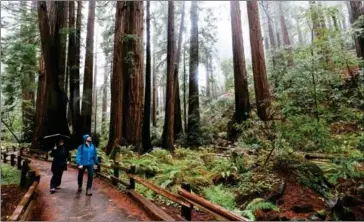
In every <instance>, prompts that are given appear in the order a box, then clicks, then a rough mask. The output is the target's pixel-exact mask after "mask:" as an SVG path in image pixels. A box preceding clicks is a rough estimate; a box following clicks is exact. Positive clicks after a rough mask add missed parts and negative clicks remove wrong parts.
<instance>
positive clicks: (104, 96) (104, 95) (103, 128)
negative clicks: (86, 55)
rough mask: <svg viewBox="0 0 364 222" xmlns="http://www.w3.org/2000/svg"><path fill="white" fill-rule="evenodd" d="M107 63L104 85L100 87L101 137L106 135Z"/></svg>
mask: <svg viewBox="0 0 364 222" xmlns="http://www.w3.org/2000/svg"><path fill="white" fill-rule="evenodd" d="M106 59H107V61H108V63H110V64H111V61H109V59H108V57H107V58H106ZM108 63H106V65H105V72H104V84H103V86H102V114H101V135H105V133H106V113H107V89H108V84H109V83H108V82H109V69H108Z"/></svg>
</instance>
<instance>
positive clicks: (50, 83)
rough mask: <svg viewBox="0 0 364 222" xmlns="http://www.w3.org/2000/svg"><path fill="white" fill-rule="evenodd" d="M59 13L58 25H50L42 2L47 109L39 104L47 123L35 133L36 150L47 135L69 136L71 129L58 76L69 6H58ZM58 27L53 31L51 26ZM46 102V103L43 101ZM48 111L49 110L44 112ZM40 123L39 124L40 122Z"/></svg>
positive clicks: (33, 144)
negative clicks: (63, 20) (62, 28)
mask: <svg viewBox="0 0 364 222" xmlns="http://www.w3.org/2000/svg"><path fill="white" fill-rule="evenodd" d="M54 7H55V12H56V14H55V15H54V17H55V19H54V20H52V21H54V23H55V24H51V25H50V23H49V19H48V15H47V14H48V13H47V4H46V2H45V1H39V2H38V21H39V30H40V36H41V50H42V54H43V59H44V66H45V75H46V78H45V80H46V86H45V91H46V92H45V103H42V105H43V106H39V107H38V104H37V108H38V110H37V112H41V113H43V112H44V114H45V118H44V122H43V124H42V126H36V128H37V127H38V130H36V131H34V134H33V140H32V142H33V143H32V147H36V146H37V145H39V144H37V140H38V139H39V138H41V137H43V136H45V135H47V134H55V133H61V134H65V135H69V129H68V125H67V118H66V106H65V104H66V95H65V94H64V92H63V91H62V90H61V88H60V85H59V81H58V77H59V56H60V52H59V50H60V45H61V29H60V27H62V26H61V24H60V21H61V19H60V18H62V16H63V15H64V10H65V4H64V2H61V1H59V2H55V3H54ZM52 26H53V27H54V30H53V32H51V28H50V27H52ZM41 102H42V101H41ZM44 110H45V111H44ZM37 124H39V121H37Z"/></svg>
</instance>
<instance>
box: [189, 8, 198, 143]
mask: <svg viewBox="0 0 364 222" xmlns="http://www.w3.org/2000/svg"><path fill="white" fill-rule="evenodd" d="M197 3H198V2H197V1H192V3H191V37H190V78H189V93H188V125H187V141H188V144H189V145H190V146H195V145H199V141H198V138H199V136H200V99H199V86H198V64H199V55H198V5H197Z"/></svg>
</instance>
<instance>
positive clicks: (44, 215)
mask: <svg viewBox="0 0 364 222" xmlns="http://www.w3.org/2000/svg"><path fill="white" fill-rule="evenodd" d="M31 164H32V165H33V166H34V167H36V168H38V169H39V170H40V173H41V179H40V184H39V186H38V194H39V196H38V200H39V201H38V202H39V205H38V209H37V213H38V214H39V218H37V219H38V220H42V221H49V220H67V221H69V220H72V221H115V220H124V221H125V220H128V221H140V220H150V218H148V216H147V215H146V214H145V213H144V212H143V210H142V209H141V208H140V207H139V206H138V205H137V204H136V203H135V202H133V200H132V199H130V197H128V196H127V194H124V193H122V192H120V191H119V190H117V189H115V188H114V187H112V186H110V185H108V184H107V183H105V182H103V181H101V180H99V179H97V178H95V179H94V181H93V189H92V192H93V195H92V196H86V195H85V190H86V189H85V185H86V181H87V178H86V176H85V177H84V180H83V182H84V185H83V190H82V192H80V193H79V192H77V187H78V186H77V170H75V169H71V168H70V167H69V168H68V170H67V171H65V172H64V173H63V177H62V184H61V189H60V190H57V191H56V193H55V194H50V192H49V183H50V179H51V176H52V172H51V170H50V168H51V164H50V163H48V162H44V161H39V160H35V159H32V162H31ZM85 175H86V173H85Z"/></svg>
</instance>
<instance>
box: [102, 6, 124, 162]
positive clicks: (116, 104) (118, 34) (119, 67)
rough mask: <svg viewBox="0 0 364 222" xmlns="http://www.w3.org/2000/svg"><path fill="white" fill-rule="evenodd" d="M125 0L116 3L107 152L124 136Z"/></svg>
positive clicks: (119, 143)
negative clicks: (123, 55)
mask: <svg viewBox="0 0 364 222" xmlns="http://www.w3.org/2000/svg"><path fill="white" fill-rule="evenodd" d="M124 4H125V3H124V2H122V1H118V2H117V3H116V15H115V31H114V54H113V56H114V57H113V69H112V76H111V108H110V130H109V141H108V144H107V147H106V150H105V151H106V154H108V155H109V154H110V153H111V152H112V150H113V149H114V147H115V146H117V145H122V138H123V132H122V129H123V99H124V85H123V62H122V51H123V44H122V36H123V32H124V20H125V7H124Z"/></svg>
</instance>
